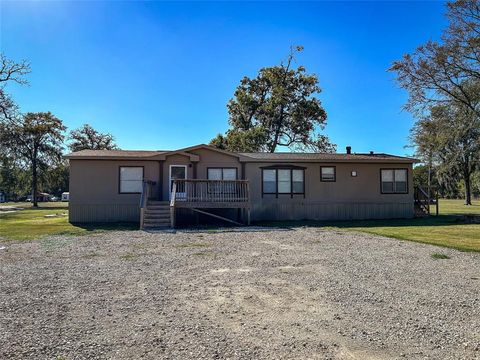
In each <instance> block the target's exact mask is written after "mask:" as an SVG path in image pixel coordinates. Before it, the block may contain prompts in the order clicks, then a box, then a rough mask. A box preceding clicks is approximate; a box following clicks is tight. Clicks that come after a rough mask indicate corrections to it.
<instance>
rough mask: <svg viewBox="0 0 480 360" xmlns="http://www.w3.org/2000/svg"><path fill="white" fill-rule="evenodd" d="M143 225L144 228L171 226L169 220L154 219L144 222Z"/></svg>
mask: <svg viewBox="0 0 480 360" xmlns="http://www.w3.org/2000/svg"><path fill="white" fill-rule="evenodd" d="M143 225H144V226H149V225H150V226H151V225H167V226H170V219H168V220H157V219H155V220H152V219H145V220H143Z"/></svg>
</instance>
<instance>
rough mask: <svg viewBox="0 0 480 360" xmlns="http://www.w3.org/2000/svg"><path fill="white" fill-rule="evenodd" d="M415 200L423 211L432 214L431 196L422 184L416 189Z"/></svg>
mask: <svg viewBox="0 0 480 360" xmlns="http://www.w3.org/2000/svg"><path fill="white" fill-rule="evenodd" d="M414 201H415V203H416V204H418V206H419V207H420V209H421V210H422V211H424V212H425V213H426V214H427V215H429V214H430V196H429V195H428V194H427V193H426V192H425V190H423V189H422V188H421V187H420V186H416V187H415V189H414Z"/></svg>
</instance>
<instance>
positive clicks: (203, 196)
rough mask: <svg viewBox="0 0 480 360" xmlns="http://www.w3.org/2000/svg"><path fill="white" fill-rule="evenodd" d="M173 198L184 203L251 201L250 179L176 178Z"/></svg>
mask: <svg viewBox="0 0 480 360" xmlns="http://www.w3.org/2000/svg"><path fill="white" fill-rule="evenodd" d="M174 191H175V193H174ZM171 199H172V200H171V201H173V200H175V201H178V202H182V203H246V202H249V201H250V187H249V181H248V180H202V179H191V180H190V179H176V180H175V181H174V188H173V189H172V194H171Z"/></svg>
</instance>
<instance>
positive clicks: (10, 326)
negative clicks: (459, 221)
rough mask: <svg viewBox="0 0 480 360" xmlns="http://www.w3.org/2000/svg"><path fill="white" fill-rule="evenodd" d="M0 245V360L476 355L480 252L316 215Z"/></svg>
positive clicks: (478, 345)
mask: <svg viewBox="0 0 480 360" xmlns="http://www.w3.org/2000/svg"><path fill="white" fill-rule="evenodd" d="M3 246H6V249H3V250H2V251H0V329H1V331H0V358H1V359H92V358H110V359H112V358H115V359H133V358H150V359H159V358H161V359H201V358H206V359H216V358H218V359H226V358H228V359H254V358H257V359H280V358H296V359H299V358H305V359H306V358H308V359H403V358H405V359H480V295H479V293H480V291H479V290H480V266H479V265H480V254H478V253H465V252H459V251H456V250H451V249H443V248H439V247H434V246H430V245H423V244H417V243H412V242H406V241H399V240H394V239H387V238H383V237H379V236H374V235H368V234H360V233H353V232H343V231H331V230H322V229H319V228H298V229H282V230H280V229H278V230H277V229H262V228H255V229H252V228H250V229H248V230H247V231H243V230H242V229H237V230H233V231H232V230H231V229H230V230H228V231H178V232H176V233H172V232H152V233H146V232H140V231H118V232H107V233H103V234H95V235H87V236H80V237H74V236H56V237H50V238H46V239H43V240H39V241H31V242H16V243H12V242H7V243H4V244H3ZM433 253H442V254H445V255H447V256H449V257H450V258H449V259H435V258H433V257H432V256H431V255H432V254H433Z"/></svg>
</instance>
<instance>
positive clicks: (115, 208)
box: [68, 204, 140, 223]
mask: <svg viewBox="0 0 480 360" xmlns="http://www.w3.org/2000/svg"><path fill="white" fill-rule="evenodd" d="M68 213H69V221H70V222H71V223H92V222H122V221H125V222H140V208H139V206H138V205H132V204H128V205H126V204H118V205H72V204H70V205H69V211H68Z"/></svg>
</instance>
